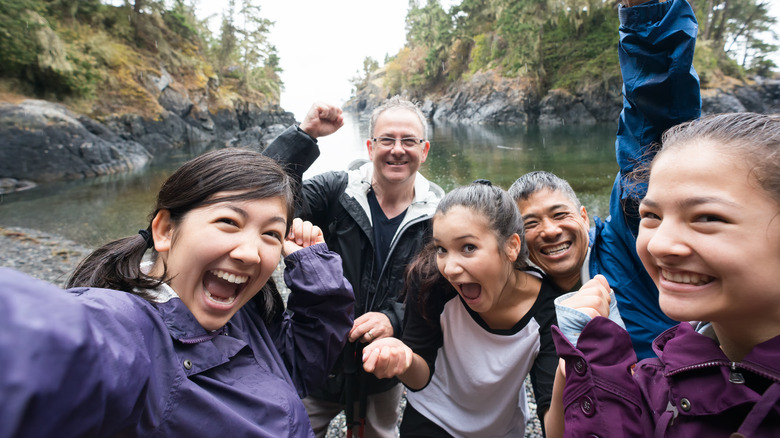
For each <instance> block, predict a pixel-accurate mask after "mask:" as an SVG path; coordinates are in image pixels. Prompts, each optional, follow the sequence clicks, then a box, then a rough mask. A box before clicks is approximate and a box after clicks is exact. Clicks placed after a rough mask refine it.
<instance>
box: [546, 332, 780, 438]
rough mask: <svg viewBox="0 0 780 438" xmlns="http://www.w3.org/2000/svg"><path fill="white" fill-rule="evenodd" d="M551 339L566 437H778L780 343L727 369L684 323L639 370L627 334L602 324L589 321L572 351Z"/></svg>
mask: <svg viewBox="0 0 780 438" xmlns="http://www.w3.org/2000/svg"><path fill="white" fill-rule="evenodd" d="M553 339H554V341H555V346H556V348H557V350H558V354H559V355H560V356H561V357H562V358H563V359H565V360H566V386H565V387H564V390H563V406H564V412H565V414H564V415H565V424H566V426H565V427H566V431H565V434H564V436H565V437H578V438H580V437H600V438H607V437H614V438H634V437H636V438H639V437H641V438H646V437H648V438H649V437H657V438H661V437H681V438H682V437H685V438H688V437H707V438H717V437H732V438H737V437H751V438H770V437H773V438H776V437H778V436H780V336H777V337H775V338H773V339H770V340H768V341H766V342H764V343H761V344H759V345H757V346H756V347H754V348H753V350H752V351H751V352H750V353H749V354H748V355H747V356H745V358H744V359H743V360H742V361H741V362H731V361H729V359H728V358H727V357H726V355H725V354H723V352H722V351H721V349H720V346H719V345H718V343H717V341H715V340H714V339H712V338H710V337H708V336H705V335H703V334H700V333H697V332H696V331H695V330H694V329H693V326H692V325H691V324H690V323H687V322H686V323H681V324H680V325H678V326H676V327H672V328H670V329H669V330H667V331H665V332H664V333H662V334H661V336H659V337H658V338H657V339H656V340H655V341H654V343H653V349H654V351H655V353H656V354H657V355H658V358H652V359H645V360H643V361H641V362H639V363H638V364H636V355H635V353H634V351H633V349H632V348H631V340H630V338H629V336H628V333H627V332H626V331H625V330H624V329H622V328H620V327H619V326H618V325H617V324H615V323H614V322H613V321H610V320H608V319H607V318H603V317H597V318H594V319H593V320H592V321H590V322H589V323H588V324H587V325H586V326H585V329H584V330H583V331H582V334H581V335H580V337H579V339H578V340H577V347H574V346H572V344H571V343H569V341H568V340H567V339H566V338H565V337H564V336H563V334H562V333H561V332H560V330H558V328H557V327H553ZM634 364H636V367H635V368H634V374H633V375H632V374H631V368H632V367H634Z"/></svg>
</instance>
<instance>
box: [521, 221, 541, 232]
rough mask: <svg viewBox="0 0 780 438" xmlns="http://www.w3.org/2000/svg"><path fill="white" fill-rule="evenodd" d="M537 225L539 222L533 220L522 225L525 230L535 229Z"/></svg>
mask: <svg viewBox="0 0 780 438" xmlns="http://www.w3.org/2000/svg"><path fill="white" fill-rule="evenodd" d="M537 225H539V221H535V220H533V221H526V222H525V223H524V224H523V227H525V229H526V230H530V229H532V228H534V227H536V226H537Z"/></svg>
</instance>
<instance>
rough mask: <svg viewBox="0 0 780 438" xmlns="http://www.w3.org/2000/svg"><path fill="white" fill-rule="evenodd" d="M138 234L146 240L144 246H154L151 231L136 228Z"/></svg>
mask: <svg viewBox="0 0 780 438" xmlns="http://www.w3.org/2000/svg"><path fill="white" fill-rule="evenodd" d="M138 234H140V235H141V237H143V238H144V241H145V242H146V247H147V248H151V247H153V246H154V238H152V233H150V232H148V231H146V230H138Z"/></svg>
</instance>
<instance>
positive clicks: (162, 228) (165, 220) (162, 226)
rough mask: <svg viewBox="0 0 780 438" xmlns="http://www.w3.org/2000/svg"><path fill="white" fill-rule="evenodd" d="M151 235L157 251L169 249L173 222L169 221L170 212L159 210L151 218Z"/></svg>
mask: <svg viewBox="0 0 780 438" xmlns="http://www.w3.org/2000/svg"><path fill="white" fill-rule="evenodd" d="M152 237H153V238H154V249H155V250H156V251H157V252H160V253H162V252H167V251H169V250H170V249H171V240H173V223H172V222H171V212H170V211H168V210H160V211H158V212H157V214H156V215H155V216H154V219H152Z"/></svg>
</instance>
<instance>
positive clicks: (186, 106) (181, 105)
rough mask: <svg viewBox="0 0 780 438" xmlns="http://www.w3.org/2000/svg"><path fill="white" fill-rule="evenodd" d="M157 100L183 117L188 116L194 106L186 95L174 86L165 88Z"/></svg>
mask: <svg viewBox="0 0 780 438" xmlns="http://www.w3.org/2000/svg"><path fill="white" fill-rule="evenodd" d="M157 102H158V103H159V104H160V106H162V107H163V108H165V109H167V110H168V111H170V112H172V113H174V114H176V115H177V116H179V117H181V118H184V117H187V115H189V113H190V111H192V107H193V106H194V104H193V103H192V101H191V100H190V99H189V98H188V97H187V96H186V95H184V94H182V93H180V92H178V91H176V90H174V89H173V88H172V87H167V88H166V89H165V90H163V92H162V93H160V97H158V98H157Z"/></svg>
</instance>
